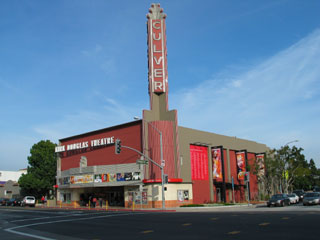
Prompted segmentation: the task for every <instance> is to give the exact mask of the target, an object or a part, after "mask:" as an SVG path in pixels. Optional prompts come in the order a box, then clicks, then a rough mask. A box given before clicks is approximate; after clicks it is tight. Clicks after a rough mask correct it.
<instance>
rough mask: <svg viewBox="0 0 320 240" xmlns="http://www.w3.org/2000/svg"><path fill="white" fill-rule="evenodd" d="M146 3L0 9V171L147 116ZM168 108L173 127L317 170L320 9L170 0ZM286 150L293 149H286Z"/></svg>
mask: <svg viewBox="0 0 320 240" xmlns="http://www.w3.org/2000/svg"><path fill="white" fill-rule="evenodd" d="M151 3H152V2H151V1H144V0H139V1H132V0H127V1H124V0H114V1H112V0H109V1H105V0H94V1H89V0H87V1H84V0H68V1H67V0H64V1H62V0H56V1H49V0H29V1H21V0H5V1H1V4H0V33H1V37H0V101H1V104H0V112H1V118H0V129H1V134H0V161H1V165H0V169H1V170H18V169H20V168H25V167H26V166H27V164H28V162H27V156H28V155H29V150H30V148H31V147H32V145H33V144H35V143H37V142H38V141H40V140H42V139H49V140H51V141H53V142H57V141H58V139H59V138H64V137H68V136H72V135H76V134H80V133H84V132H87V131H92V130H96V129H100V128H105V127H108V126H113V125H116V124H120V123H124V122H129V121H132V120H133V116H141V114H142V109H149V96H148V85H147V84H148V78H147V38H146V14H147V12H148V9H149V7H150V5H151ZM160 4H161V7H162V8H164V12H165V13H166V14H167V20H166V23H167V48H168V71H169V79H168V81H169V108H170V109H177V110H178V122H179V125H181V126H184V127H190V128H195V129H200V130H204V131H209V132H214V133H218V134H224V135H228V136H237V137H239V138H245V139H249V140H253V141H257V142H260V143H265V144H267V145H268V146H269V147H272V148H278V147H280V146H283V145H284V144H286V143H287V142H290V141H292V140H296V139H298V140H299V142H297V143H295V145H296V146H298V147H302V148H303V149H304V152H303V153H304V154H305V156H306V158H307V159H308V160H309V159H310V158H313V159H314V160H315V161H316V164H317V166H318V167H320V148H319V136H320V127H319V123H320V107H319V106H320V105H319V104H320V94H319V90H320V17H319V9H320V1H318V0H308V1H301V0H283V1H281V0H275V1H273V0H266V1H255V0H252V1H251V0H244V1H236V0H229V1H225V0H208V1H205V0H166V1H161V2H160ZM291 146H292V145H291Z"/></svg>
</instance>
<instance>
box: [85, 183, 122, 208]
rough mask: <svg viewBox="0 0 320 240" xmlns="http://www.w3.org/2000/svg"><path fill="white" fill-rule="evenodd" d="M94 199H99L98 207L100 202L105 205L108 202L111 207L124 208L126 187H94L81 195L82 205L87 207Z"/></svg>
mask: <svg viewBox="0 0 320 240" xmlns="http://www.w3.org/2000/svg"><path fill="white" fill-rule="evenodd" d="M93 197H95V198H97V206H99V203H100V200H102V203H103V205H104V206H105V205H106V201H108V205H109V206H117V207H124V202H125V201H124V187H94V188H88V189H86V190H85V193H82V194H81V195H80V202H81V203H80V204H81V205H86V204H88V203H89V200H90V199H93Z"/></svg>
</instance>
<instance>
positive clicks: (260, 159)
mask: <svg viewBox="0 0 320 240" xmlns="http://www.w3.org/2000/svg"><path fill="white" fill-rule="evenodd" d="M256 162H257V165H258V174H257V175H258V177H259V178H261V177H263V176H264V174H265V166H264V153H257V154H256Z"/></svg>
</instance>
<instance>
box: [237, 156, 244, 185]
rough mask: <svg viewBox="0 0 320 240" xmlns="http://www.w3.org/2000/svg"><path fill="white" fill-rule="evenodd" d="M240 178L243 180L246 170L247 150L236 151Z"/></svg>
mask: <svg viewBox="0 0 320 240" xmlns="http://www.w3.org/2000/svg"><path fill="white" fill-rule="evenodd" d="M236 161H237V169H238V179H239V180H243V179H244V174H245V172H246V152H245V151H243V152H236Z"/></svg>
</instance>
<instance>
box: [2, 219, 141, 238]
mask: <svg viewBox="0 0 320 240" xmlns="http://www.w3.org/2000/svg"><path fill="white" fill-rule="evenodd" d="M136 214H144V213H125V214H120V213H118V214H108V215H104V216H94V217H85V218H73V219H64V220H56V221H50V222H40V223H32V224H26V225H21V226H16V227H11V228H7V229H3V230H4V231H6V232H10V233H14V234H19V235H22V236H28V237H33V238H38V239H42V240H53V239H52V238H47V237H43V236H39V235H34V234H28V233H24V232H18V231H16V230H15V229H19V228H25V227H30V226H37V225H44V224H51V223H60V222H73V221H83V220H88V219H95V218H107V217H118V216H128V215H136Z"/></svg>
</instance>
